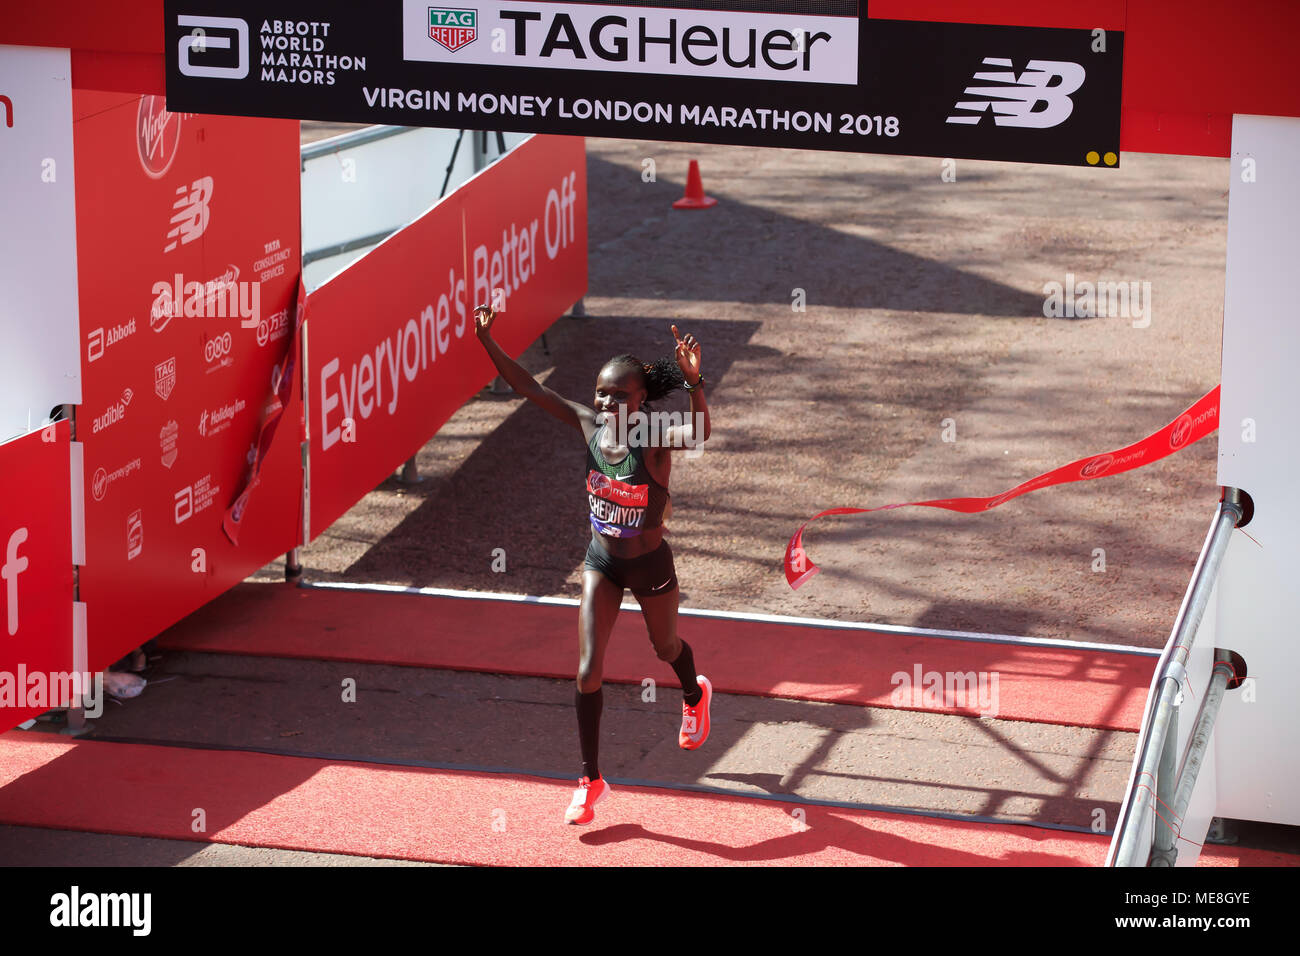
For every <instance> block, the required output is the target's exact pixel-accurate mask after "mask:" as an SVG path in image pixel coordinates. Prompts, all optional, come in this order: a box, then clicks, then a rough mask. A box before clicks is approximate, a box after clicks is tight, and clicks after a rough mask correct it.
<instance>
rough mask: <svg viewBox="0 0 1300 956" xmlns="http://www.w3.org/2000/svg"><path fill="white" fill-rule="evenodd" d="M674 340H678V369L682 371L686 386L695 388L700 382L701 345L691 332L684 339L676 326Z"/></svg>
mask: <svg viewBox="0 0 1300 956" xmlns="http://www.w3.org/2000/svg"><path fill="white" fill-rule="evenodd" d="M673 338H674V339H676V340H677V355H676V358H677V367H678V368H680V369H681V370H682V376H683V377H684V378H685V379H686V384H687V385H690V386H692V387H694V386H695V385H696V384H697V383H698V382H699V380H700V343H699V342H698V341H696V339H695V336H693V335H691V334H690V333H689V332H687V333H686V337H685V338H682V337H681V336H680V335H678V334H677V326H675V325H674V326H673Z"/></svg>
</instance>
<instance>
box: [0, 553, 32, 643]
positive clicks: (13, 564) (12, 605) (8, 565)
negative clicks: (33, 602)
mask: <svg viewBox="0 0 1300 956" xmlns="http://www.w3.org/2000/svg"><path fill="white" fill-rule="evenodd" d="M26 540H27V529H26V528H19V529H18V530H17V531H15V532H14V533H13V534H11V535H10V536H9V543H8V545H6V546H5V563H4V566H3V567H0V578H4V581H5V585H6V588H5V603H6V604H7V605H8V607H9V636H10V637H13V636H14V635H15V634H17V633H18V575H20V574H22V573H23V572H24V571H26V570H27V558H26V557H22V558H20V557H18V547H19V545H21V544H22V543H23V542H24V541H26Z"/></svg>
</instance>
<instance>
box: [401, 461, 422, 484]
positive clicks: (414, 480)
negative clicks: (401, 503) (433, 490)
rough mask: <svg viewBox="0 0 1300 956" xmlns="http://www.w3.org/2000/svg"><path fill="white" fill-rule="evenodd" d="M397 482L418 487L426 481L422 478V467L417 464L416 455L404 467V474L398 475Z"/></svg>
mask: <svg viewBox="0 0 1300 956" xmlns="http://www.w3.org/2000/svg"><path fill="white" fill-rule="evenodd" d="M397 480H398V481H400V482H401V483H402V484H404V485H418V484H419V483H420V482H422V481H424V479H423V478H422V477H420V466H419V465H418V464H416V461H415V456H414V455H412V456H411V457H410V458H408V459H406V462H405V464H403V465H402V473H401V474H400V475H398V477H397Z"/></svg>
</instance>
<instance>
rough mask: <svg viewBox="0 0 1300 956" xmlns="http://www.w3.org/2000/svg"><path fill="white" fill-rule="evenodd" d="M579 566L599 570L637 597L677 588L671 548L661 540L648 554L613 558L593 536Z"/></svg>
mask: <svg viewBox="0 0 1300 956" xmlns="http://www.w3.org/2000/svg"><path fill="white" fill-rule="evenodd" d="M583 567H586V568H591V569H592V570H593V571H599V572H600V573H601V574H603V575H605V577H607V578H609V579H610V580H611V581H613V582H614V583H615V584H617V585H618V586H619V587H621V588H629V589H631V591H632V593H633V594H635V595H636V596H637V597H655V596H657V595H660V594H667V593H668V592H669V591H671V590H672V589H673V588H675V587H677V570H676V569H675V568H674V567H673V550H672V548H670V547H668V542H667V541H663V542H661V543H660V545H659V547H658V548H656V549H655V550H653V551H651V552H650V553H649V554H643V555H641V556H640V557H636V558H616V557H614V555H612V554H610V553H609V552H608V551H606V550H605V549H604V548H603V547H602V546H601V545H600V543H599V542H598V541H597V540H596V539H595V538H592V539H591V544H589V545H587V560H586V561H585V562H583Z"/></svg>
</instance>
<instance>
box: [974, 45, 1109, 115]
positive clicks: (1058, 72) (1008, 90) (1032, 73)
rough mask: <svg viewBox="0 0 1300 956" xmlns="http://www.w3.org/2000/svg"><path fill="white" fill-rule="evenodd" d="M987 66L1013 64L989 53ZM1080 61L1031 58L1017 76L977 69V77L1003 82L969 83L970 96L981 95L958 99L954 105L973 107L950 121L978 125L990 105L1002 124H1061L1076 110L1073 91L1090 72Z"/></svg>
mask: <svg viewBox="0 0 1300 956" xmlns="http://www.w3.org/2000/svg"><path fill="white" fill-rule="evenodd" d="M984 65H985V66H1008V67H1009V66H1011V65H1012V64H1011V61H1010V60H1008V59H1005V58H1003V57H996V56H986V57H985V58H984ZM1086 75H1087V74H1086V72H1085V71H1084V69H1083V67H1082V66H1080V65H1079V64H1078V63H1071V62H1068V61H1065V60H1030V61H1029V64H1028V65H1027V66H1026V67H1025V71H1024V72H1023V73H1021V74H1020V76H1019V77H1017V76H1016V74H1015V72H1014V71H1012V72H1008V73H976V74H975V76H974V77H973V79H976V80H983V81H985V82H990V83H1001V84H1004V85H1002V86H968V87H966V91H965V95H966V96H976V97H980V99H975V100H958V101H957V103H956V104H955V105H954V107H953V109H958V110H969V111H970V112H969V113H954V114H953V115H952V116H949V117H948V122H949V123H964V124H967V125H972V126H973V125H975V124H976V123H978V122H979V121H980V120H982V119H983V118H984V116H985V114H986V113H987V111H988V109H989V107H992V108H993V122H994V123H996V124H997V125H998V126H1028V127H1033V128H1035V129H1047V128H1048V127H1051V126H1060V125H1061V124H1062V123H1064V122H1065V121H1066V120H1067V119H1068V118H1069V116H1070V114H1071V113H1072V112H1074V101H1073V100H1071V99H1070V94H1071V93H1073V92H1075V90H1077V89H1078V88H1079V87H1081V86H1083V80H1084V77H1085V76H1086Z"/></svg>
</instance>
